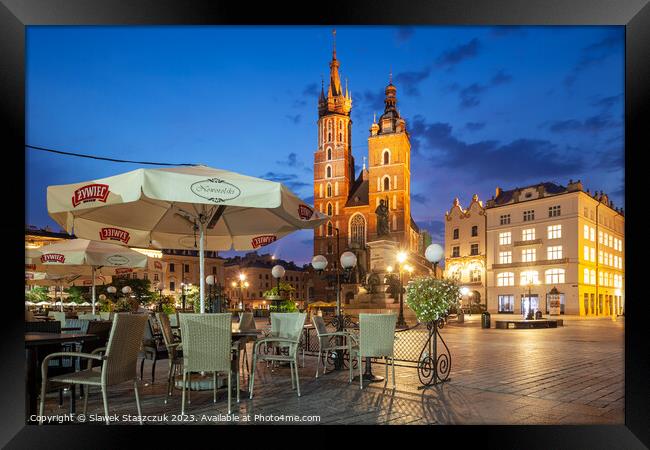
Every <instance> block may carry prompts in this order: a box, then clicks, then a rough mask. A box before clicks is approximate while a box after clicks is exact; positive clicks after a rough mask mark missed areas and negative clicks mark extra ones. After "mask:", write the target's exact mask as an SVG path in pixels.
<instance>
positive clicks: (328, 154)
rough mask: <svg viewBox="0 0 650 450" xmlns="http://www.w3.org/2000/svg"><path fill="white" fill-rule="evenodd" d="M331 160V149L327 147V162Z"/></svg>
mask: <svg viewBox="0 0 650 450" xmlns="http://www.w3.org/2000/svg"><path fill="white" fill-rule="evenodd" d="M331 159H332V148H331V147H328V148H327V160H328V161H329V160H331Z"/></svg>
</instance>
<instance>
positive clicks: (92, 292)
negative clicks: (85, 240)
mask: <svg viewBox="0 0 650 450" xmlns="http://www.w3.org/2000/svg"><path fill="white" fill-rule="evenodd" d="M92 268H93V287H92V288H91V290H90V292H91V297H92V299H93V314H95V266H92ZM86 273H87V272H86Z"/></svg>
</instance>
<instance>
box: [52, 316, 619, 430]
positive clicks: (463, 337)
mask: <svg viewBox="0 0 650 450" xmlns="http://www.w3.org/2000/svg"><path fill="white" fill-rule="evenodd" d="M623 331H624V320H623V319H622V318H619V319H618V320H617V321H615V322H614V321H612V320H611V319H587V320H566V321H565V326H564V327H558V328H556V329H536V330H496V329H494V328H492V329H489V330H486V329H481V328H480V324H479V318H478V317H477V316H474V317H467V318H466V322H465V323H464V324H462V325H461V324H453V323H452V324H449V325H448V326H447V327H445V328H444V329H443V330H442V333H443V336H444V339H445V340H446V342H447V344H448V345H449V347H450V349H451V353H452V367H451V374H450V377H449V381H448V382H446V383H443V384H441V385H438V386H434V387H430V388H426V389H424V388H422V387H421V386H420V384H419V381H418V377H417V373H416V371H415V369H414V368H406V367H396V384H397V388H396V389H395V390H393V389H392V379H391V378H390V377H389V379H388V385H387V386H385V385H384V383H383V382H382V383H372V384H368V385H366V386H364V389H363V390H360V389H359V385H358V383H353V384H348V372H347V371H333V372H331V373H328V374H326V375H324V376H321V377H319V378H318V379H315V378H314V372H315V361H316V360H315V358H314V357H309V356H307V357H306V367H305V368H302V367H301V368H300V369H299V372H300V385H301V391H302V396H301V397H300V398H298V396H297V395H296V392H295V391H293V390H292V389H291V379H290V375H289V369H288V368H284V367H280V368H276V369H275V371H274V372H273V373H272V372H271V371H270V369H267V368H266V366H265V365H264V364H259V365H258V369H257V371H256V376H255V392H254V393H255V395H254V398H253V399H252V400H249V399H248V398H247V397H245V396H242V398H241V402H240V403H239V404H236V403H233V405H234V406H233V413H234V415H235V416H237V417H239V418H240V420H242V418H243V417H244V416H245V415H250V416H249V417H250V419H251V423H256V424H260V423H269V424H271V423H273V424H275V423H278V422H276V421H273V422H271V421H269V418H268V416H279V417H276V419H279V423H295V422H293V421H292V420H290V419H288V418H287V417H285V418H284V420H282V417H281V416H282V415H285V416H286V415H297V416H317V417H318V419H317V420H316V421H314V420H313V419H309V420H305V421H302V422H301V423H310V424H313V423H320V424H622V423H624V411H623V408H624V352H623V349H624V332H623ZM150 364H151V363H150V362H149V361H147V362H146V363H145V371H144V373H145V382H149V381H150V379H149V377H150V373H151V366H150ZM166 371H167V362H166V361H164V360H163V361H160V362H159V363H158V365H157V368H156V382H155V383H154V384H153V385H152V384H150V383H147V384H146V385H144V386H142V387H141V391H140V397H141V401H142V412H143V414H145V415H156V414H158V415H160V414H164V413H167V414H168V415H171V414H178V413H179V412H180V400H181V396H180V391H178V390H176V391H175V392H174V395H173V397H172V398H171V400H170V401H169V403H168V404H167V405H165V404H164V402H163V400H164V391H165V387H164V380H165V378H166ZM373 371H374V372H375V374H380V375H384V366H383V365H382V364H379V363H375V364H373ZM389 375H390V372H389ZM246 382H247V378H246V377H245V376H244V375H242V389H246V387H245V386H246ZM191 399H192V403H191V404H190V405H187V406H186V413H188V414H193V415H194V418H195V419H197V420H199V419H204V417H202V416H203V415H204V414H205V415H207V416H214V415H219V414H222V415H225V413H226V409H227V407H226V401H225V396H224V395H223V394H221V395H220V397H219V399H218V400H217V403H213V401H212V392H211V391H207V392H206V391H204V392H192V396H191ZM108 401H109V412H110V413H111V414H117V415H119V416H121V415H122V414H136V408H135V402H134V397H133V390H132V388H131V387H130V386H129V384H128V383H126V384H124V385H120V386H115V387H112V388H110V390H109V393H108ZM77 404H78V412H80V408H81V404H82V402H81V401H78V402H77ZM88 406H89V411H88V414H101V413H102V411H103V410H102V403H101V395H99V393H98V392H96V391H93V393H91V397H90V400H89V405H88ZM66 411H67V400H66V404H65V406H64V407H63V408H59V407H58V401H57V395H56V394H55V393H53V394H50V395H49V396H48V401H47V404H46V412H47V413H48V414H61V413H65V412H66ZM256 415H258V417H257V420H255V419H256ZM259 416H264V418H260V417H259ZM221 419H222V420H221V421H220V422H217V423H226V422H225V421H224V420H223V416H222V417H221ZM167 423H171V421H168V422H167ZM203 423H205V422H203Z"/></svg>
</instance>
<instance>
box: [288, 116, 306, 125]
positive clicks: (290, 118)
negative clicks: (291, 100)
mask: <svg viewBox="0 0 650 450" xmlns="http://www.w3.org/2000/svg"><path fill="white" fill-rule="evenodd" d="M284 117H286V118H287V119H289V120H290V121H291V122H293V123H294V124H296V125H297V124H299V123H300V119H301V118H302V115H300V114H295V115H291V114H287V115H286V116H284Z"/></svg>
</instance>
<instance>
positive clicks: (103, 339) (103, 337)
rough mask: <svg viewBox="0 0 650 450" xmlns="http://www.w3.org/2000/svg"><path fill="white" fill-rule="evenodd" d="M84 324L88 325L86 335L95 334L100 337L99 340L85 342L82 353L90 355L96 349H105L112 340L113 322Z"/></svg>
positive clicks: (89, 321)
mask: <svg viewBox="0 0 650 450" xmlns="http://www.w3.org/2000/svg"><path fill="white" fill-rule="evenodd" d="M83 322H86V323H87V324H88V325H87V326H86V333H88V334H94V335H95V336H97V337H98V339H97V340H93V341H85V342H84V343H83V346H82V347H83V348H82V351H83V352H84V353H90V352H92V351H93V350H95V349H96V348H99V347H105V346H106V345H107V342H108V340H109V339H110V334H111V327H112V325H113V324H112V323H111V322H106V321H103V320H102V321H97V320H83ZM93 365H94V363H93Z"/></svg>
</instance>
